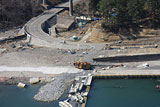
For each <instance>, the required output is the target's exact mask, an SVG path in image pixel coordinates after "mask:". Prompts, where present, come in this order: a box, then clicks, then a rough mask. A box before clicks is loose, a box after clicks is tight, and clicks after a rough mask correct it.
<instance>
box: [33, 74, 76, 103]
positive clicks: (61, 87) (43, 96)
mask: <svg viewBox="0 0 160 107" xmlns="http://www.w3.org/2000/svg"><path fill="white" fill-rule="evenodd" d="M75 76H76V74H61V75H58V76H57V77H55V80H54V81H52V82H50V83H47V84H46V85H44V86H42V87H41V88H40V90H39V92H38V93H37V94H36V95H35V96H34V99H35V100H37V101H45V102H50V101H55V100H58V99H59V98H60V97H61V96H62V95H63V94H64V92H65V90H67V89H68V88H69V86H70V85H71V84H72V82H73V80H74V78H75Z"/></svg>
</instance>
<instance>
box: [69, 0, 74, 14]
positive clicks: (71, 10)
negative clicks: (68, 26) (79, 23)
mask: <svg viewBox="0 0 160 107" xmlns="http://www.w3.org/2000/svg"><path fill="white" fill-rule="evenodd" d="M69 15H70V16H73V0H69Z"/></svg>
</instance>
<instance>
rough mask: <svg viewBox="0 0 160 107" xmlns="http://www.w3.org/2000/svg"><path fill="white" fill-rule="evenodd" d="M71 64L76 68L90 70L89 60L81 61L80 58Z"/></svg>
mask: <svg viewBox="0 0 160 107" xmlns="http://www.w3.org/2000/svg"><path fill="white" fill-rule="evenodd" d="M73 65H74V66H75V67H76V68H78V69H84V70H90V69H91V64H90V63H89V62H82V61H81V60H79V61H76V62H74V63H73Z"/></svg>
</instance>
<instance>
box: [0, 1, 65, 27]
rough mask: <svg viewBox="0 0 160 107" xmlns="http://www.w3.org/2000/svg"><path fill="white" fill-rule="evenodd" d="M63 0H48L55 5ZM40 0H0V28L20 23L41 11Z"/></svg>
mask: <svg viewBox="0 0 160 107" xmlns="http://www.w3.org/2000/svg"><path fill="white" fill-rule="evenodd" d="M63 1H65V0H48V1H47V2H48V4H49V5H52V6H53V5H56V4H58V3H60V2H63ZM41 3H42V0H0V29H6V28H12V27H15V26H18V25H22V24H24V23H26V22H27V21H28V20H30V19H31V18H32V17H34V16H37V15H39V14H40V13H42V12H43V7H42V6H41Z"/></svg>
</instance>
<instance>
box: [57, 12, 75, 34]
mask: <svg viewBox="0 0 160 107" xmlns="http://www.w3.org/2000/svg"><path fill="white" fill-rule="evenodd" d="M74 22H75V20H74V16H67V15H58V16H57V24H56V28H57V30H58V31H59V32H60V31H68V30H70V29H72V28H73V27H74Z"/></svg>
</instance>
